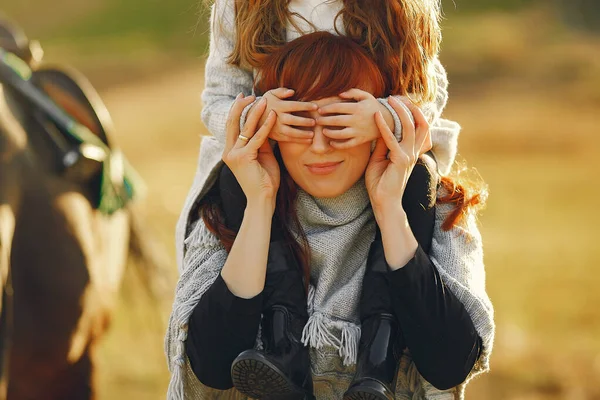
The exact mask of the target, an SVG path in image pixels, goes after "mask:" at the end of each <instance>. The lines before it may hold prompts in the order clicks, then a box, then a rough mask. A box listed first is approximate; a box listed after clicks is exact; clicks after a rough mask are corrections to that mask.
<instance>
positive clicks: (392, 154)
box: [365, 96, 431, 217]
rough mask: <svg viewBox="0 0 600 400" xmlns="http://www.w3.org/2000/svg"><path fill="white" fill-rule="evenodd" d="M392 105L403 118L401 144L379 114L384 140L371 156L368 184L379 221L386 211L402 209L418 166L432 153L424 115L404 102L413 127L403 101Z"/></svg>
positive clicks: (379, 140) (413, 106)
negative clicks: (423, 157)
mask: <svg viewBox="0 0 600 400" xmlns="http://www.w3.org/2000/svg"><path fill="white" fill-rule="evenodd" d="M389 103H390V105H391V106H392V107H393V108H394V110H395V111H396V112H397V113H398V116H399V117H400V121H401V122H402V127H403V135H402V136H403V137H402V141H400V142H397V140H396V137H395V136H394V134H393V132H392V131H391V130H390V128H389V126H388V125H387V124H386V122H385V120H384V118H383V116H382V114H381V113H380V112H377V113H376V114H375V123H376V125H377V127H378V129H379V132H380V135H381V137H380V138H379V139H378V140H377V144H376V146H375V150H374V151H373V153H372V154H371V158H370V160H369V164H368V165H367V170H366V172H365V180H366V185H367V190H368V192H369V197H370V199H371V204H372V206H373V210H374V212H375V215H376V217H377V215H378V213H381V212H382V211H383V210H387V209H394V208H398V207H402V196H403V195H404V189H405V188H406V183H407V182H408V178H409V177H410V174H411V172H412V170H413V168H414V166H415V163H416V162H417V159H418V158H419V156H420V155H421V154H423V153H425V152H427V151H429V150H430V149H431V135H430V132H429V124H428V123H427V120H426V119H425V116H424V115H423V112H421V110H420V109H419V108H418V107H417V106H416V105H414V104H413V103H412V102H410V101H409V100H406V101H404V104H406V106H407V107H408V110H410V112H411V113H412V116H413V119H414V123H413V121H412V119H411V117H410V115H409V114H408V112H407V111H406V110H405V107H402V105H401V104H400V101H399V100H397V99H396V98H394V97H393V96H390V97H389Z"/></svg>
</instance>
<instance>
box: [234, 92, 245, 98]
mask: <svg viewBox="0 0 600 400" xmlns="http://www.w3.org/2000/svg"><path fill="white" fill-rule="evenodd" d="M242 97H244V93H242V92H239V93H238V95H237V96H235V99H236V100H239V99H241V98H242Z"/></svg>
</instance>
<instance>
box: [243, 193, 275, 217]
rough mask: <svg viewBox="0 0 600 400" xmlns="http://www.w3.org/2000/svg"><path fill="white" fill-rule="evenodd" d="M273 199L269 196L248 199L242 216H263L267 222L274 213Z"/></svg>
mask: <svg viewBox="0 0 600 400" xmlns="http://www.w3.org/2000/svg"><path fill="white" fill-rule="evenodd" d="M275 200H276V199H275V198H274V197H269V196H258V197H252V198H248V201H247V203H246V209H245V211H244V214H249V215H254V216H264V217H265V218H268V219H269V221H270V219H271V218H272V217H273V213H275Z"/></svg>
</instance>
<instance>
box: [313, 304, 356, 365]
mask: <svg viewBox="0 0 600 400" xmlns="http://www.w3.org/2000/svg"><path fill="white" fill-rule="evenodd" d="M334 329H335V330H338V331H341V335H340V337H339V338H338V336H336V334H335V333H334V332H333V330H334ZM359 340H360V326H358V325H356V324H353V323H351V322H346V321H334V320H332V319H331V318H329V317H327V316H326V315H324V314H323V313H320V312H315V313H313V314H312V315H311V316H310V318H309V319H308V322H307V323H306V325H305V326H304V330H303V331H302V343H304V345H305V346H310V347H313V348H315V349H321V348H323V347H324V346H331V347H333V348H335V349H336V350H338V353H339V355H340V357H342V359H343V363H344V365H345V366H348V365H352V364H356V359H357V357H358V341H359Z"/></svg>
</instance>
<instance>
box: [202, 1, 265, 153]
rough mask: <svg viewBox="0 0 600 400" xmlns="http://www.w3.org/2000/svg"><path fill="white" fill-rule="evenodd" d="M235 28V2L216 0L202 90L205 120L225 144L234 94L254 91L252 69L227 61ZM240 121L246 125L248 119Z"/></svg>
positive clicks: (210, 129)
mask: <svg viewBox="0 0 600 400" xmlns="http://www.w3.org/2000/svg"><path fill="white" fill-rule="evenodd" d="M234 30H235V8H234V2H233V1H232V0H216V1H215V4H214V6H213V8H212V15H211V37H210V51H209V54H208V59H207V60H206V67H205V78H204V91H203V92H202V102H203V103H204V108H203V109H202V121H203V122H204V124H205V125H206V127H207V128H208V130H209V131H210V132H211V133H212V134H213V135H214V136H215V137H216V138H217V139H218V140H219V142H221V143H223V144H224V143H225V124H226V121H227V115H228V114H229V109H230V108H231V105H232V104H233V102H234V100H235V97H236V96H237V95H238V94H239V93H244V95H249V94H251V93H252V86H253V77H252V71H249V70H246V69H243V68H240V67H237V66H235V65H231V64H229V63H228V62H227V58H228V57H229V55H230V54H231V52H232V51H233V47H234V43H235V37H234ZM244 116H245V115H244ZM241 122H242V124H243V123H244V122H245V118H244V120H242V121H241Z"/></svg>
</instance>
